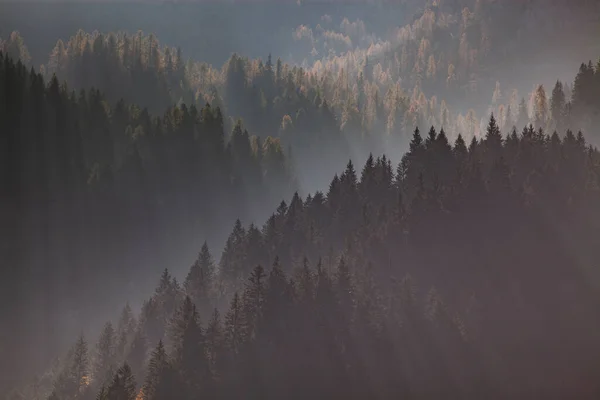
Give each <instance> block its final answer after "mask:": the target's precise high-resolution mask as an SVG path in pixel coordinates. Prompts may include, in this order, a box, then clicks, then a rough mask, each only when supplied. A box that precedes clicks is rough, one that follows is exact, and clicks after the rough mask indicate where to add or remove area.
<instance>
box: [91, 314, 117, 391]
mask: <svg viewBox="0 0 600 400" xmlns="http://www.w3.org/2000/svg"><path fill="white" fill-rule="evenodd" d="M115 349H116V334H115V330H114V329H113V326H112V324H111V323H110V322H107V323H106V324H105V325H104V329H103V330H102V333H101V334H100V339H99V340H98V344H97V346H96V358H95V365H94V380H96V381H97V383H98V384H100V385H101V384H103V383H105V382H107V381H109V380H110V379H111V377H112V375H113V372H114V367H115Z"/></svg>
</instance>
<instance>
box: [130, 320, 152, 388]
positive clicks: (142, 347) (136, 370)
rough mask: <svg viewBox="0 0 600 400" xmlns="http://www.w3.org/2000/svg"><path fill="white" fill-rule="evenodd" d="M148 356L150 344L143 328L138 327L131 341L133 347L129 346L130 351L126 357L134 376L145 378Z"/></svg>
mask: <svg viewBox="0 0 600 400" xmlns="http://www.w3.org/2000/svg"><path fill="white" fill-rule="evenodd" d="M147 355H148V342H147V339H146V335H144V331H143V330H142V329H141V327H138V329H137V330H136V332H135V335H134V336H133V339H132V340H131V345H130V346H129V351H128V353H127V357H126V360H127V364H128V365H130V366H131V371H132V372H133V374H134V376H138V377H142V376H144V369H145V364H146V358H147Z"/></svg>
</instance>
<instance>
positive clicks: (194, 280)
mask: <svg viewBox="0 0 600 400" xmlns="http://www.w3.org/2000/svg"><path fill="white" fill-rule="evenodd" d="M599 200H600V153H598V152H597V150H595V149H593V148H592V147H590V146H588V145H587V144H586V142H585V140H584V139H583V136H582V135H581V133H579V134H577V135H574V134H573V133H572V132H571V131H567V132H566V134H565V135H564V136H563V137H562V138H561V137H559V136H558V135H557V134H556V133H554V134H552V135H547V134H545V133H544V132H543V131H542V130H541V129H540V130H537V131H536V130H535V129H534V128H533V126H531V125H530V126H529V127H526V128H524V129H523V131H522V133H521V134H517V132H516V131H515V130H513V131H512V132H511V133H510V134H508V135H507V136H506V137H503V136H502V134H501V132H500V129H499V127H498V125H497V123H496V120H495V118H494V117H493V116H492V118H491V119H490V121H489V124H488V128H487V130H486V136H485V138H484V139H482V140H480V141H478V140H476V139H474V140H473V141H472V142H471V143H470V144H468V145H467V144H466V143H465V142H464V140H462V137H459V138H458V139H457V140H456V142H455V143H454V144H453V145H451V144H450V143H449V142H448V139H447V137H446V136H445V133H444V132H443V131H441V132H439V133H438V132H436V130H435V129H433V128H432V129H431V130H430V131H429V132H428V134H427V135H426V136H425V137H422V136H421V134H420V132H419V130H418V129H416V130H415V132H414V135H413V139H412V141H411V145H410V150H409V151H408V152H407V153H406V154H405V156H404V157H403V159H402V162H401V163H400V164H399V165H398V166H397V168H395V169H394V168H393V167H392V165H391V163H390V161H389V160H388V159H387V158H386V157H385V156H382V157H379V158H377V159H374V158H373V157H370V158H369V159H368V160H367V162H366V163H365V165H364V166H363V168H362V171H361V172H360V174H359V173H357V172H356V171H355V169H354V166H353V165H352V163H351V162H350V163H349V164H348V166H347V168H346V169H345V171H344V172H343V173H342V174H341V175H340V176H335V177H334V179H333V180H332V182H331V185H330V188H329V190H328V192H327V193H326V194H323V193H321V192H316V193H315V194H313V195H309V196H308V197H307V198H306V199H301V198H300V197H299V196H298V195H297V194H296V195H294V196H293V198H292V200H291V202H290V204H289V206H288V205H287V204H286V203H285V202H282V204H281V205H280V206H279V207H278V208H277V211H276V213H274V214H273V215H272V216H271V217H270V218H269V219H268V220H267V222H266V223H265V224H264V226H263V227H262V229H258V228H257V227H256V226H254V225H250V226H249V227H248V228H244V227H243V225H242V224H241V223H240V222H239V221H238V222H236V223H235V226H234V228H233V231H232V233H231V235H230V238H229V239H228V241H227V245H226V247H225V250H224V251H223V254H222V256H221V259H220V263H219V265H218V268H216V265H215V261H214V260H213V258H212V256H211V254H210V252H209V249H208V246H207V245H206V244H205V245H204V246H203V247H202V249H201V251H200V254H199V256H198V260H197V261H196V262H195V263H194V264H193V266H192V267H191V268H190V271H189V274H188V275H187V277H186V279H185V282H184V283H183V285H181V284H179V283H178V282H177V280H176V279H175V278H174V277H173V276H171V275H170V273H169V272H168V271H166V270H165V271H164V273H163V275H162V277H161V279H160V282H159V285H158V286H157V289H156V292H155V294H154V296H152V298H151V299H149V300H148V301H147V302H146V303H145V305H144V307H143V308H142V310H141V313H140V315H139V319H138V321H137V323H136V322H135V320H134V319H133V317H132V315H131V311H130V309H129V308H128V307H126V309H125V310H124V311H123V314H122V317H121V318H120V322H119V324H118V326H119V329H118V331H117V332H115V330H114V329H113V327H112V325H111V324H110V323H109V324H107V325H106V326H105V328H104V330H103V332H102V334H101V335H100V338H99V342H98V346H97V352H96V355H95V360H96V362H95V365H96V367H95V369H94V370H93V372H91V373H88V374H87V375H85V374H84V375H85V378H82V375H81V374H82V373H83V372H81V371H84V372H87V371H89V368H88V367H85V366H84V367H82V366H80V365H79V364H80V363H81V359H82V357H81V356H80V355H79V356H78V354H82V353H84V352H85V351H86V350H85V349H86V348H87V347H86V345H85V344H84V341H83V339H81V338H80V339H79V341H78V342H77V343H76V345H75V346H74V348H73V350H72V351H71V353H70V354H69V355H68V357H67V358H66V360H65V361H64V362H63V367H62V368H61V369H59V371H61V372H60V374H58V378H57V379H56V381H55V382H54V385H53V388H54V389H53V390H54V392H53V395H52V396H55V397H54V398H61V399H71V398H90V397H85V396H93V394H92V393H96V392H98V391H99V393H100V396H105V397H101V398H105V399H113V398H114V399H120V398H132V399H133V398H135V396H138V398H144V399H162V398H185V399H188V398H197V397H201V396H205V397H208V398H237V397H239V396H245V397H256V398H279V397H281V396H283V395H285V396H287V397H290V396H291V397H293V398H298V399H304V398H309V397H316V398H331V397H350V398H365V397H376V398H381V399H386V398H397V397H399V396H402V397H407V398H439V397H440V396H441V395H444V396H450V397H453V398H481V397H485V398H506V397H511V398H529V397H530V396H531V395H536V396H545V397H547V396H550V397H553V396H554V397H557V398H560V397H563V396H566V395H569V394H570V393H573V391H575V390H577V393H578V394H579V395H580V396H581V398H593V397H594V396H597V395H598V393H599V392H598V391H599V390H600V387H599V386H598V384H597V376H596V375H595V374H597V372H596V371H597V370H598V365H599V364H598V355H599V354H600V343H599V342H598V339H597V335H596V334H595V332H597V329H598V328H599V327H600V319H599V318H598V316H597V313H596V310H597V307H598V298H597V295H596V286H595V284H592V285H591V286H590V282H596V281H597V279H598V277H599V275H600V274H598V271H597V270H596V268H594V267H595V265H594V260H597V259H598V256H600V254H598V250H597V246H595V244H594V243H595V239H594V238H595V236H596V235H597V233H598V231H597V230H598V226H600V224H599V218H600V210H599V209H598V204H600V202H599ZM262 265H270V266H271V267H270V269H269V270H265V269H264V268H263V267H262ZM418 288H421V289H425V290H418ZM575 307H576V312H575ZM219 310H220V311H219ZM119 332H121V333H119ZM123 332H126V333H123ZM119 337H122V338H123V339H121V340H122V342H120V341H119V339H118V338H119ZM117 343H126V344H123V345H117ZM152 348H154V350H151V349H152ZM107 349H112V350H107ZM140 349H141V350H140ZM107 354H109V355H110V356H107ZM144 354H145V355H146V356H144ZM86 357H87V356H86ZM86 357H84V358H86ZM86 359H87V358H86ZM106 360H110V362H107V361H106ZM119 366H121V367H119ZM119 368H120V369H119ZM131 371H135V372H134V375H135V376H136V378H137V379H138V384H137V386H135V384H134V383H132V382H133V378H132V372H131ZM69 377H71V378H69ZM73 377H74V378H73ZM77 381H79V382H83V383H81V384H80V385H73V384H71V386H68V385H67V383H68V382H77ZM128 382H129V383H128ZM132 387H135V388H136V389H135V390H133V389H131V388H132ZM59 391H60V393H61V394H60V395H59ZM82 393H83V394H82ZM111 393H120V394H118V395H117V394H112V395H111ZM56 396H58V397H56ZM80 396H84V397H80ZM120 396H125V397H120ZM128 396H129V397H128Z"/></svg>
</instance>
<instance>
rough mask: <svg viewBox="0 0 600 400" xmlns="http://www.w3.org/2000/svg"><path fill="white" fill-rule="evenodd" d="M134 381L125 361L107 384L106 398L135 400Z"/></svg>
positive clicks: (110, 399) (109, 399)
mask: <svg viewBox="0 0 600 400" xmlns="http://www.w3.org/2000/svg"><path fill="white" fill-rule="evenodd" d="M135 398H136V383H135V380H134V378H133V374H132V373H131V368H129V365H127V363H125V364H123V366H122V367H121V368H119V369H118V370H117V373H116V374H115V376H114V377H113V380H112V382H111V384H110V386H108V389H107V393H106V399H107V400H135Z"/></svg>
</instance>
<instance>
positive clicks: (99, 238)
mask: <svg viewBox="0 0 600 400" xmlns="http://www.w3.org/2000/svg"><path fill="white" fill-rule="evenodd" d="M0 132H1V135H0V140H1V142H0V151H1V154H0V160H1V161H0V190H1V192H0V198H1V199H2V200H1V201H2V207H0V209H1V216H0V218H1V221H2V224H1V225H2V228H1V229H2V236H3V238H5V240H4V241H3V244H2V248H1V254H2V259H3V260H4V261H5V270H3V274H5V275H3V276H4V277H6V279H4V278H3V279H2V290H1V291H2V296H3V298H5V299H6V301H5V302H4V303H3V304H4V306H5V307H6V308H5V309H3V312H2V324H4V323H5V322H6V321H7V318H8V319H13V318H15V314H14V311H11V310H12V305H14V304H21V305H22V307H23V310H22V311H23V313H18V314H16V316H17V319H19V318H20V319H21V322H22V323H21V324H17V326H16V327H15V330H14V333H15V335H9V336H11V337H12V338H18V337H19V336H20V337H21V339H22V340H30V339H32V338H26V335H25V334H24V333H25V331H27V332H30V333H31V334H32V335H40V337H39V339H42V338H44V340H48V341H52V340H54V339H55V338H54V337H53V335H52V334H49V333H48V332H45V331H44V329H31V328H32V326H36V325H38V324H43V325H42V326H47V327H50V326H53V325H54V324H56V323H57V321H61V323H62V324H63V326H69V324H72V323H73V321H71V320H70V319H71V318H75V319H79V318H81V316H80V314H78V313H80V312H81V310H85V309H86V307H88V306H91V305H92V304H95V303H96V301H98V299H100V298H105V299H106V300H107V301H105V302H103V303H104V304H105V305H106V307H107V310H109V309H110V308H111V307H112V306H111V301H110V300H109V299H108V297H109V296H107V295H106V294H104V295H102V291H103V289H102V287H103V286H105V285H110V286H111V287H112V289H113V290H115V291H117V292H119V291H126V290H127V291H133V292H135V291H136V290H143V289H142V288H143V287H144V281H143V279H139V278H138V277H137V276H136V275H137V273H138V272H139V271H140V270H141V268H142V266H144V270H145V271H152V270H154V271H160V270H161V269H162V268H164V266H165V265H167V264H166V263H167V262H169V261H168V259H167V257H170V256H169V254H172V252H173V251H175V252H178V253H180V254H182V255H184V254H186V253H188V252H190V251H191V250H192V249H193V248H195V246H197V244H194V242H195V243H201V240H203V238H205V237H207V236H212V237H213V240H215V241H217V240H220V239H219V235H223V236H225V234H226V232H225V231H224V230H223V228H221V227H222V224H223V223H229V222H227V221H231V222H233V221H234V220H235V218H237V217H241V218H251V217H254V218H255V217H257V216H260V213H261V212H265V213H266V209H267V208H270V207H272V205H275V204H277V203H278V201H280V199H281V198H282V197H285V196H288V195H289V194H291V193H293V187H292V179H291V175H290V169H289V167H288V165H287V161H286V157H285V154H284V152H283V149H282V148H281V145H280V142H279V140H278V139H274V138H270V137H269V138H267V139H266V140H264V141H263V140H260V139H258V138H256V137H253V136H250V135H249V133H248V132H247V131H246V130H245V129H244V128H243V126H242V125H241V124H240V123H238V124H237V125H236V126H235V127H234V129H233V131H232V133H231V134H230V135H227V136H228V137H226V136H225V133H224V127H223V117H222V114H221V112H220V110H219V108H213V107H211V106H209V105H206V106H205V107H204V108H202V109H197V108H196V107H195V106H191V107H189V108H188V107H186V106H185V105H181V106H179V107H175V108H170V109H168V110H167V111H166V112H165V113H164V114H163V115H162V116H160V117H153V116H151V115H150V114H149V113H148V111H147V110H146V109H140V108H138V107H136V106H134V105H129V104H127V103H125V102H123V101H119V102H117V103H116V104H115V105H114V106H111V105H109V104H108V103H107V102H106V101H105V99H104V97H103V95H102V94H101V93H100V92H98V91H97V90H93V89H91V90H88V91H81V92H80V93H79V94H75V93H74V92H71V91H69V90H68V89H67V87H66V86H65V85H64V84H60V83H59V81H58V79H56V78H53V79H51V80H50V82H49V83H48V84H46V83H45V81H44V79H43V77H42V76H41V75H40V74H36V73H35V72H33V70H31V71H28V70H27V69H26V68H25V67H24V66H23V65H22V64H21V63H20V62H19V63H14V62H13V61H11V60H10V59H9V58H8V57H7V56H0ZM262 210H265V211H262ZM219 232H220V233H219ZM31 293H37V294H38V295H36V296H30V295H29V294H31ZM4 296H6V297H4ZM98 296H100V297H98ZM86 299H87V300H86ZM114 301H118V300H116V299H115V300H114ZM113 306H114V305H113ZM67 310H68V312H67ZM98 311H100V309H98ZM29 313H31V314H29ZM7 334H8V333H7ZM7 340H8V338H7ZM48 343H49V342H48ZM48 345H49V344H48ZM23 359H25V358H23Z"/></svg>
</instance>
